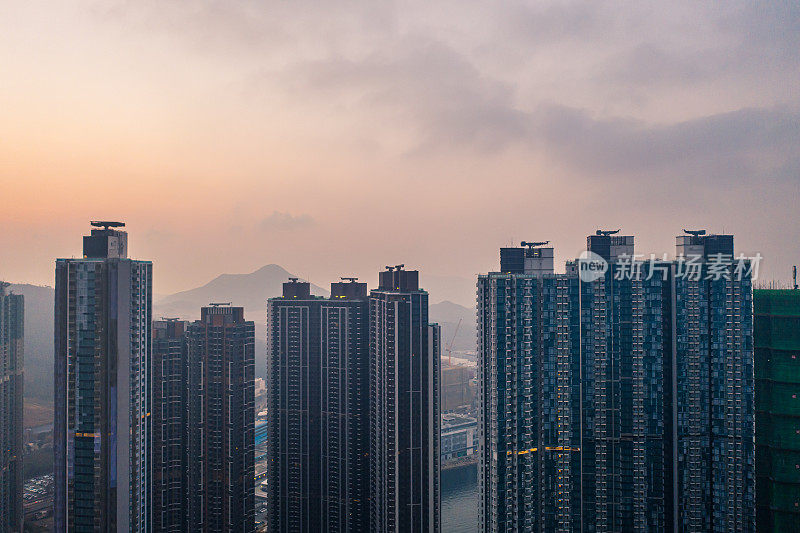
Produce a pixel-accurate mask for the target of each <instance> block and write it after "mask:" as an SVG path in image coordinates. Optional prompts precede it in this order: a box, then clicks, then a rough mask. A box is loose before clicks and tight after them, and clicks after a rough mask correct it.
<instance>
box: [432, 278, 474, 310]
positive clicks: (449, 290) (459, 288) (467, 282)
mask: <svg viewBox="0 0 800 533" xmlns="http://www.w3.org/2000/svg"><path fill="white" fill-rule="evenodd" d="M421 277H422V279H421V280H420V282H421V284H422V287H423V288H424V289H425V290H426V291H428V294H430V295H431V298H432V299H433V300H435V301H437V302H441V301H449V302H453V303H456V304H458V305H460V306H467V308H471V307H474V306H475V283H476V279H475V278H470V279H468V278H461V277H458V276H437V275H436V274H427V273H426V272H424V271H423V272H422V276H421Z"/></svg>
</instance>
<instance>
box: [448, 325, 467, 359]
mask: <svg viewBox="0 0 800 533" xmlns="http://www.w3.org/2000/svg"><path fill="white" fill-rule="evenodd" d="M462 320H464V319H463V318H459V319H458V324H456V331H455V333H453V338H452V339H450V344H449V345H448V346H447V365H448V366H453V344H454V343H455V342H456V335H458V330H459V329H460V328H461V321H462Z"/></svg>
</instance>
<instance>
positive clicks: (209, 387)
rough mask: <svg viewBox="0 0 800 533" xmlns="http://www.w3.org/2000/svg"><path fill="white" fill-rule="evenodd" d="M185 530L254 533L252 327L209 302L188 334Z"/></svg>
mask: <svg viewBox="0 0 800 533" xmlns="http://www.w3.org/2000/svg"><path fill="white" fill-rule="evenodd" d="M186 337H187V359H188V363H189V372H188V383H189V397H188V406H189V430H188V446H187V449H188V452H189V468H188V474H187V475H188V480H187V484H188V493H189V502H188V517H189V527H188V531H203V532H237V533H242V532H243V533H248V532H252V531H254V530H255V508H254V506H255V485H254V483H255V482H254V480H255V464H254V460H255V457H254V452H255V435H254V425H255V412H254V401H255V400H254V395H253V388H254V378H255V376H254V371H255V368H254V366H255V362H254V357H255V325H254V323H253V322H248V321H245V319H244V309H243V308H242V307H230V306H229V305H227V304H212V305H211V306H209V307H203V308H201V310H200V320H198V321H195V322H193V323H191V324H190V325H189V327H188V329H187V333H186Z"/></svg>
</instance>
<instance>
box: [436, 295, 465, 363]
mask: <svg viewBox="0 0 800 533" xmlns="http://www.w3.org/2000/svg"><path fill="white" fill-rule="evenodd" d="M428 314H429V318H430V320H431V322H437V323H439V325H440V326H442V355H445V354H446V348H447V346H449V344H450V342H451V341H452V342H453V352H464V351H467V352H474V351H475V349H476V345H475V331H476V329H475V309H470V308H468V307H464V306H463V305H458V304H457V303H453V302H450V301H447V300H445V301H444V302H440V303H438V304H431V305H430V307H429V311H428ZM459 319H460V320H461V327H458V321H459ZM456 328H458V333H456ZM453 335H455V339H454V338H453Z"/></svg>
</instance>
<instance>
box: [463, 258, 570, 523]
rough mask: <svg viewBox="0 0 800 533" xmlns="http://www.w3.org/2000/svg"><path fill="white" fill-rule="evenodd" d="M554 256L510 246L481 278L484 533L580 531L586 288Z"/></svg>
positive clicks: (480, 423)
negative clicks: (582, 302) (581, 314)
mask: <svg viewBox="0 0 800 533" xmlns="http://www.w3.org/2000/svg"><path fill="white" fill-rule="evenodd" d="M542 244H544V243H542ZM552 257H553V249H552V248H535V247H533V246H531V247H527V248H517V249H513V248H504V249H503V250H502V251H501V265H502V268H501V269H502V272H495V273H490V274H488V275H485V276H479V278H478V302H477V308H478V337H479V341H478V342H479V346H478V354H479V364H478V398H479V411H478V428H479V429H478V439H479V443H480V446H479V452H478V453H479V458H478V463H479V464H478V483H479V487H480V488H481V499H480V505H481V513H480V515H481V526H482V529H483V530H484V531H570V530H580V520H581V515H580V503H581V500H580V494H581V490H580V483H581V456H580V449H581V448H580V446H581V434H580V412H581V410H580V396H579V394H578V393H579V391H580V381H579V378H580V371H579V362H580V359H579V357H580V352H579V339H580V336H579V334H578V328H579V320H578V290H579V285H578V278H577V276H576V275H574V274H561V275H555V274H553V263H552Z"/></svg>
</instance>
